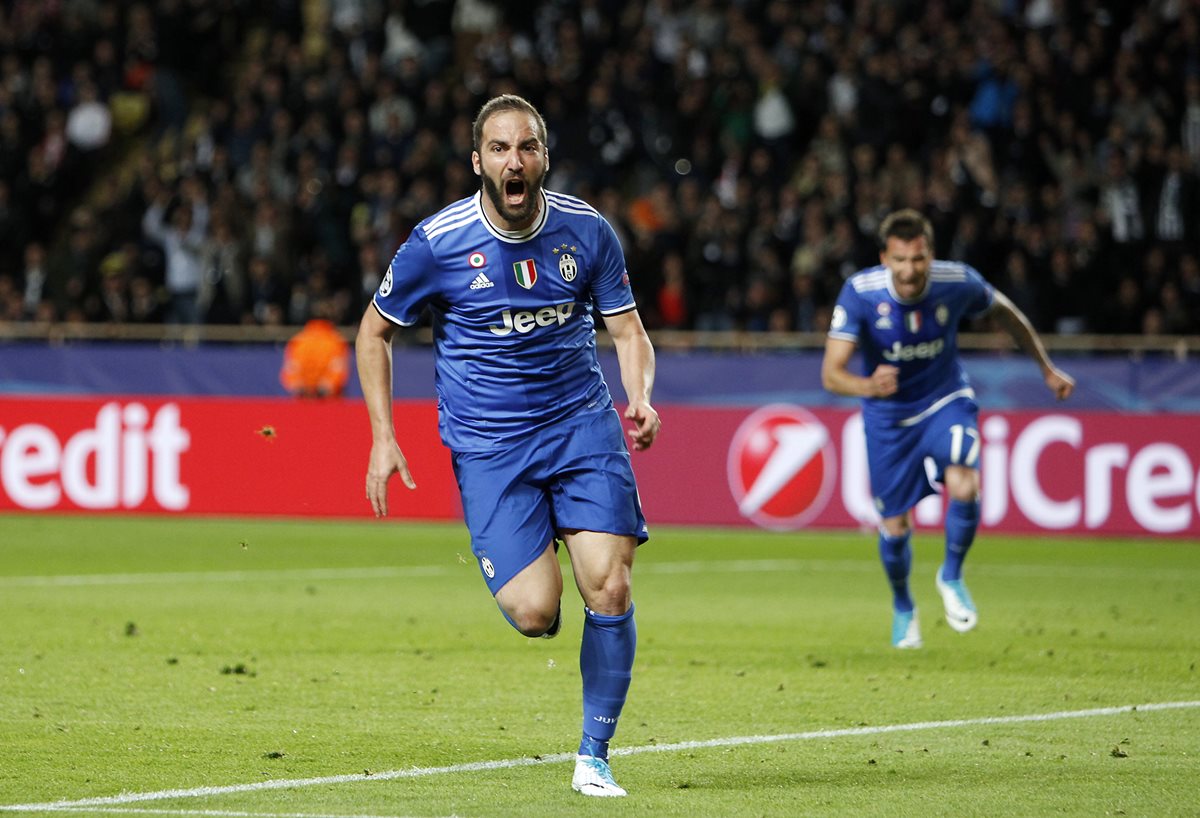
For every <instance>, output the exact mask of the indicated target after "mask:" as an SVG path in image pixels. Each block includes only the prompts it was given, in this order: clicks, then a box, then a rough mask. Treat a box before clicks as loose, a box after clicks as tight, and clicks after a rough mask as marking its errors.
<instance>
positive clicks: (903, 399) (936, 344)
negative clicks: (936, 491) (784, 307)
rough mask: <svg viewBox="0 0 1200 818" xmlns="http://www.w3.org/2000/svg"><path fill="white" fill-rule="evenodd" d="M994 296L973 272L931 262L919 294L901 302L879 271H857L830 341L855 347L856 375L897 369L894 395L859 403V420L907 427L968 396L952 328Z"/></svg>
mask: <svg viewBox="0 0 1200 818" xmlns="http://www.w3.org/2000/svg"><path fill="white" fill-rule="evenodd" d="M994 298H995V290H993V289H992V286H991V285H990V284H988V283H987V282H986V281H985V280H984V279H983V276H981V275H980V274H979V273H978V271H976V270H975V269H974V268H973V267H971V266H969V265H967V264H962V263H959V262H953V261H939V260H936V259H935V260H934V261H933V263H932V264H931V265H930V269H929V278H928V281H927V282H926V285H925V291H924V292H923V293H922V294H920V295H919V296H917V297H916V298H913V299H908V300H905V299H902V298H900V297H899V296H897V295H896V291H895V289H894V288H893V286H892V274H891V271H890V270H888V268H887V267H885V266H882V265H880V266H877V267H870V268H867V269H865V270H860V271H859V272H857V273H855V274H854V275H852V276H850V278H848V279H846V283H845V284H844V285H842V291H841V293H840V294H839V295H838V300H837V304H836V306H835V307H834V310H833V317H832V319H831V320H830V325H829V337H830V338H838V339H841V340H844V341H853V342H854V343H856V344H858V348H859V351H860V353H861V355H862V364H863V368H862V373H863V375H866V376H870V374H871V373H872V372H874V371H875V367H877V366H879V365H880V364H890V365H892V366H896V367H899V368H900V373H899V390H898V391H897V392H896V394H894V395H892V396H890V397H887V398H864V399H863V401H862V406H863V419H864V420H865V421H866V422H867V423H868V424H872V423H879V424H884V425H889V426H890V425H905V426H907V425H911V424H913V423H917V422H919V421H920V419H922V418H923V417H924V416H926V415H927V414H929V413H930V412H933V411H936V410H937V409H938V408H940V407H941V406H944V405H945V404H947V403H948V402H950V401H951V400H953V399H954V398H956V397H971V398H973V397H974V394H975V393H974V392H973V391H972V389H971V386H970V382H969V381H968V380H967V373H966V371H965V370H964V369H963V366H962V362H961V361H960V360H959V356H958V324H959V321H961V320H962V319H963V318H964V317H974V316H977V315H981V314H982V313H985V312H987V311H988V310H989V309H991V306H992V302H993V300H994Z"/></svg>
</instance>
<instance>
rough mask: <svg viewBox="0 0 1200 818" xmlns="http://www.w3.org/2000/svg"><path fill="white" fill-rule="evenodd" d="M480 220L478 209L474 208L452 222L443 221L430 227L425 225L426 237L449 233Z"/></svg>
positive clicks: (431, 237) (430, 237)
mask: <svg viewBox="0 0 1200 818" xmlns="http://www.w3.org/2000/svg"><path fill="white" fill-rule="evenodd" d="M477 221H479V213H478V211H475V210H472V211H471V212H470V213H464V214H463V215H462V216H461V217H460V218H459V219H457V220H456V221H452V222H442V223H441V224H439V225H438V226H437V227H435V228H433V229H432V230H431V229H430V226H429V225H425V238H426V239H433V238H435V237H437V236H440V235H442V234H443V233H449V232H451V231H452V230H458V229H459V228H462V227H465V226H466V225H469V224H472V223H474V222H477Z"/></svg>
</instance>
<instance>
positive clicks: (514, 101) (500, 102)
mask: <svg viewBox="0 0 1200 818" xmlns="http://www.w3.org/2000/svg"><path fill="white" fill-rule="evenodd" d="M504 111H521V112H522V113H526V114H529V115H530V116H532V117H533V119H534V121H535V122H536V123H537V132H538V133H537V137H538V140H539V141H540V142H541V143H542V145H545V144H546V120H544V119H542V115H541V114H540V113H538V109H537V108H535V107H533V103H531V102H530V101H529V100H527V99H525V98H524V97H519V96H517V95H516V94H501V95H500V96H498V97H492V98H491V99H489V100H488V101H487V102H485V103H484V104H483V107H482V108H480V109H479V115H478V116H476V117H475V124H474V125H473V126H472V127H471V131H472V138H473V140H474V142H475V145H474V149H475V150H479V148H480V143H482V142H483V125H484V123H486V122H487V121H488V120H489V119H491V118H492V117H493V116H495V115H496V114H499V113H502V112H504Z"/></svg>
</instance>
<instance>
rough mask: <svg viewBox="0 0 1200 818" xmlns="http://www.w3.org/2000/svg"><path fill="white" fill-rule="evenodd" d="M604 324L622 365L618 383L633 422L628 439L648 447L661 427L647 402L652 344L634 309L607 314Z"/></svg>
mask: <svg viewBox="0 0 1200 818" xmlns="http://www.w3.org/2000/svg"><path fill="white" fill-rule="evenodd" d="M604 326H605V327H607V328H608V333H609V335H611V336H612V339H613V344H614V345H615V346H616V348H617V362H618V363H619V364H620V365H621V385H622V386H623V387H625V397H626V399H627V400H628V401H629V406H628V407H626V409H625V417H626V418H628V419H629V420H631V421H633V428H632V429H630V430H629V438H630V440H632V441H633V448H634V449H635V450H637V451H641V450H642V449H649V448H650V446H651V445H652V444H653V443H654V439H655V438H656V437H658V432H659V430H660V429H661V428H662V420H661V419H660V418H659V417H658V412H656V411H654V407H653V406H651V405H650V393H651V392H652V391H653V390H654V346H653V345H652V344H651V343H650V336H649V335H647V334H646V328H645V327H644V326H642V317H641V316H640V315H638V312H637V310H630V311H629V312H623V313H621V314H620V315H606V316H604Z"/></svg>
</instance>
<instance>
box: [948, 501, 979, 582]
mask: <svg viewBox="0 0 1200 818" xmlns="http://www.w3.org/2000/svg"><path fill="white" fill-rule="evenodd" d="M978 528H979V501H978V500H971V501H969V502H965V501H963V500H951V501H950V502H949V503H948V504H947V506H946V560H945V562H943V563H942V579H944V580H954V579H962V564H963V559H964V558H965V557H966V556H967V551H968V550H970V548H971V543H973V542H975V531H976V530H977V529H978Z"/></svg>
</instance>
